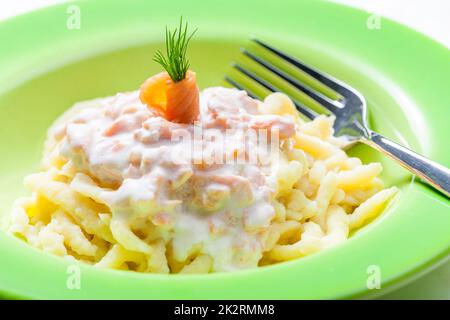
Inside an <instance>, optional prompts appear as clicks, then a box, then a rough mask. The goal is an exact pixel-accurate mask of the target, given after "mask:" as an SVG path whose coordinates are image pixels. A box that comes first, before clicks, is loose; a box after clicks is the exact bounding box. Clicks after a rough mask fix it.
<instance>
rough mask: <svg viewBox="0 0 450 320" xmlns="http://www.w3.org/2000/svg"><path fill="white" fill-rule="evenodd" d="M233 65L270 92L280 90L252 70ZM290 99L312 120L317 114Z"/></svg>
mask: <svg viewBox="0 0 450 320" xmlns="http://www.w3.org/2000/svg"><path fill="white" fill-rule="evenodd" d="M233 67H234V68H235V69H237V70H238V71H240V72H241V73H243V74H244V75H246V76H247V77H249V78H250V79H252V80H253V81H255V82H256V83H258V84H260V85H261V86H263V87H264V88H266V89H267V90H269V91H271V92H282V90H279V89H278V88H276V87H275V86H273V85H272V84H270V83H268V82H267V81H265V80H264V79H262V78H260V77H258V76H257V75H256V74H254V73H253V72H251V71H248V70H246V69H245V68H244V67H242V66H241V65H239V64H237V63H235V64H233ZM291 100H292V101H293V102H294V105H295V107H296V108H297V110H298V111H300V112H301V113H303V114H304V115H305V116H306V117H307V118H308V119H311V120H312V119H314V118H316V117H317V116H318V114H317V113H316V112H315V111H313V110H311V109H309V108H307V107H305V106H304V105H303V104H301V103H300V102H298V101H296V100H295V99H292V97H291Z"/></svg>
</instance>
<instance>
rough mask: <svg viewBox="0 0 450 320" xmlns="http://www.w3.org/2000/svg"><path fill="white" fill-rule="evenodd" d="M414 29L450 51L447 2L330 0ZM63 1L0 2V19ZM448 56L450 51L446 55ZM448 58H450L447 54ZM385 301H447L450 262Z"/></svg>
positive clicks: (449, 14) (5, 0) (442, 0)
mask: <svg viewBox="0 0 450 320" xmlns="http://www.w3.org/2000/svg"><path fill="white" fill-rule="evenodd" d="M333 1H335V2H339V3H343V4H348V5H351V6H355V7H358V8H361V9H364V10H366V11H368V12H370V13H375V14H379V15H382V16H385V17H388V18H391V19H393V20H396V21H398V22H400V23H403V24H405V25H407V26H409V27H411V28H414V29H416V30H418V31H420V32H422V33H424V34H426V35H428V36H429V37H431V38H434V39H435V40H437V41H439V42H441V43H442V44H443V45H445V46H446V47H447V48H450V0H333ZM62 2H68V1H64V0H0V20H2V19H6V18H9V17H11V16H14V15H17V14H20V13H23V12H26V11H29V10H32V9H36V8H39V7H43V6H46V5H50V4H56V3H62ZM449 53H450V52H449ZM449 57H450V55H449ZM386 298H425V299H427V298H432V299H442V298H444V299H450V262H447V263H446V264H444V265H443V266H441V267H439V268H437V269H436V270H434V271H433V272H431V273H429V274H428V275H426V276H425V277H422V278H420V279H419V280H416V281H414V282H412V283H411V284H409V285H407V286H405V287H403V288H401V289H399V290H397V291H394V292H392V293H391V294H388V295H387V296H386Z"/></svg>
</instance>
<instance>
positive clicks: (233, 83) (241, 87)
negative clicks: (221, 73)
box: [225, 76, 259, 99]
mask: <svg viewBox="0 0 450 320" xmlns="http://www.w3.org/2000/svg"><path fill="white" fill-rule="evenodd" d="M225 81H226V82H228V83H229V84H231V85H232V86H233V87H235V88H236V89H239V90H243V91H247V94H248V96H249V97H251V98H253V99H259V97H258V96H257V95H256V94H254V93H253V92H252V91H251V90H249V89H246V88H245V87H244V86H243V85H241V84H240V83H239V82H237V81H235V80H233V79H231V78H230V77H228V76H225Z"/></svg>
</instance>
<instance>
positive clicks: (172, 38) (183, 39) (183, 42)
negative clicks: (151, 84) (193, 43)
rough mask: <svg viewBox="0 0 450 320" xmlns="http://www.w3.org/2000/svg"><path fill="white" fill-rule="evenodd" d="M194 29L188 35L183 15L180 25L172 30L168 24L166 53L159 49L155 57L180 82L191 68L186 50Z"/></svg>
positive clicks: (173, 79)
mask: <svg viewBox="0 0 450 320" xmlns="http://www.w3.org/2000/svg"><path fill="white" fill-rule="evenodd" d="M196 31H197V30H194V32H192V33H191V34H190V35H189V36H188V24H187V22H186V23H185V24H184V26H183V17H181V18H180V26H179V27H178V28H175V30H174V31H173V32H172V31H170V30H168V28H167V26H166V55H165V56H164V54H163V53H162V52H161V51H160V50H158V51H157V52H156V54H155V57H154V58H153V60H154V61H156V62H158V63H159V64H160V65H161V66H162V67H163V68H164V69H165V70H166V71H167V73H168V74H169V76H170V78H172V81H173V82H178V81H181V80H183V79H184V78H185V77H186V72H187V71H188V69H189V60H188V59H186V50H187V47H188V44H189V40H191V38H192V36H193V35H194V33H195V32H196Z"/></svg>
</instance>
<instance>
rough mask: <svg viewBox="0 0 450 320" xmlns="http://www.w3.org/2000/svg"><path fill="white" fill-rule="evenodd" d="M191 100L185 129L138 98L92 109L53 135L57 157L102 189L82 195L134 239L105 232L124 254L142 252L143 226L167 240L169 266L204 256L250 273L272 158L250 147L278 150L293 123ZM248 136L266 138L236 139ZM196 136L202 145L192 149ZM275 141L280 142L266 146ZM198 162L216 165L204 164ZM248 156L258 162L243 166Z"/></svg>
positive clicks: (258, 252) (241, 95)
mask: <svg viewBox="0 0 450 320" xmlns="http://www.w3.org/2000/svg"><path fill="white" fill-rule="evenodd" d="M200 101H201V114H200V118H199V121H198V123H196V124H193V125H187V124H176V123H172V122H168V121H167V120H165V119H163V118H161V117H159V116H157V115H155V114H153V113H152V112H151V111H150V110H149V109H148V108H147V107H146V106H145V105H143V104H142V103H141V102H140V101H139V96H138V92H131V93H123V94H118V95H117V96H115V97H113V98H106V99H103V100H99V102H98V106H97V107H93V108H86V109H84V110H81V111H80V112H79V113H78V114H76V115H75V116H74V117H71V118H70V120H69V121H67V122H65V123H62V124H60V125H59V127H58V129H57V130H55V133H54V134H55V136H59V137H62V138H61V142H60V144H59V152H60V155H62V156H63V157H64V158H65V159H67V161H68V166H71V167H72V168H74V169H75V170H76V171H77V172H79V173H84V174H85V175H87V176H89V177H91V178H92V180H93V181H94V182H95V184H97V185H99V186H101V187H102V189H100V188H98V190H101V191H98V192H97V194H95V195H93V194H92V192H89V191H86V190H85V191H84V192H85V193H86V194H87V195H89V196H91V197H94V196H95V197H96V199H95V200H96V201H100V202H102V203H103V204H105V205H106V206H108V207H109V208H110V209H111V212H112V216H113V218H112V221H120V222H121V223H125V224H126V225H127V226H129V227H130V229H131V230H133V233H134V235H132V236H130V235H127V237H128V238H127V239H124V237H125V236H124V234H122V231H123V230H122V229H120V228H115V227H114V224H113V223H111V231H112V234H113V236H114V237H115V238H116V239H120V240H123V241H120V242H121V244H122V245H124V247H125V248H126V249H128V250H132V251H133V250H134V251H145V250H146V248H145V246H144V247H142V246H141V245H139V243H140V242H139V241H138V240H139V229H140V228H142V227H143V226H148V224H151V227H152V228H155V229H157V230H158V232H159V233H158V234H159V235H160V236H161V237H163V238H164V239H166V241H171V247H172V250H173V254H174V257H175V258H176V259H177V260H178V261H185V260H186V259H189V258H190V257H191V256H193V255H197V254H207V255H209V256H211V257H212V258H213V261H214V266H213V269H214V271H229V270H234V269H240V268H248V267H254V266H257V264H258V261H259V260H260V259H261V257H262V252H263V249H264V242H265V238H266V237H267V230H268V227H269V225H270V222H271V220H272V219H273V217H274V215H275V209H274V205H273V201H274V197H275V192H276V182H275V181H274V177H273V171H274V166H276V160H275V157H274V154H273V150H267V144H264V145H263V146H261V145H262V144H261V143H259V142H261V139H263V138H265V139H266V140H267V141H269V142H270V143H271V144H272V145H273V143H274V142H275V143H276V144H277V145H276V150H279V147H280V145H281V144H282V143H283V141H284V140H285V139H288V138H290V137H292V136H293V135H294V134H295V125H294V121H293V120H291V119H290V118H289V117H288V116H287V117H286V116H278V115H265V114H261V113H260V112H259V109H258V102H257V101H256V100H253V99H251V98H250V97H248V96H247V94H246V93H245V92H242V91H237V90H234V89H226V88H219V87H217V88H209V89H206V90H204V91H203V92H202V95H201V99H200ZM252 130H266V131H265V132H266V133H267V134H266V135H264V136H263V135H261V136H257V137H256V139H248V136H245V135H243V134H242V132H250V131H252ZM198 132H201V136H202V137H203V139H199V140H198V141H197V140H195V136H196V134H197V135H198ZM252 132H253V131H252ZM256 132H260V131H256ZM187 134H188V135H187ZM275 134H276V136H277V137H279V140H276V141H275V140H273V137H275ZM187 136H190V137H191V138H192V137H194V142H193V140H192V139H188V138H187ZM218 150H221V152H219V151H218ZM205 154H207V155H209V156H211V155H212V154H214V155H218V157H220V159H222V160H221V161H222V162H221V161H220V160H217V159H219V158H214V161H212V163H211V161H210V160H208V159H206V160H205ZM255 155H259V156H261V157H260V158H257V160H256V161H248V159H249V158H250V157H253V156H255ZM210 158H211V157H210ZM210 158H209V159H210ZM230 159H233V160H234V163H229V160H230ZM242 159H244V161H241V162H239V160H242ZM245 160H247V161H245ZM75 181H78V180H77V179H75ZM72 184H76V183H74V182H73V183H72ZM74 187H75V188H76V187H77V186H76V185H75V186H74ZM78 189H83V188H81V187H79V188H78ZM81 192H83V190H81Z"/></svg>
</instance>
